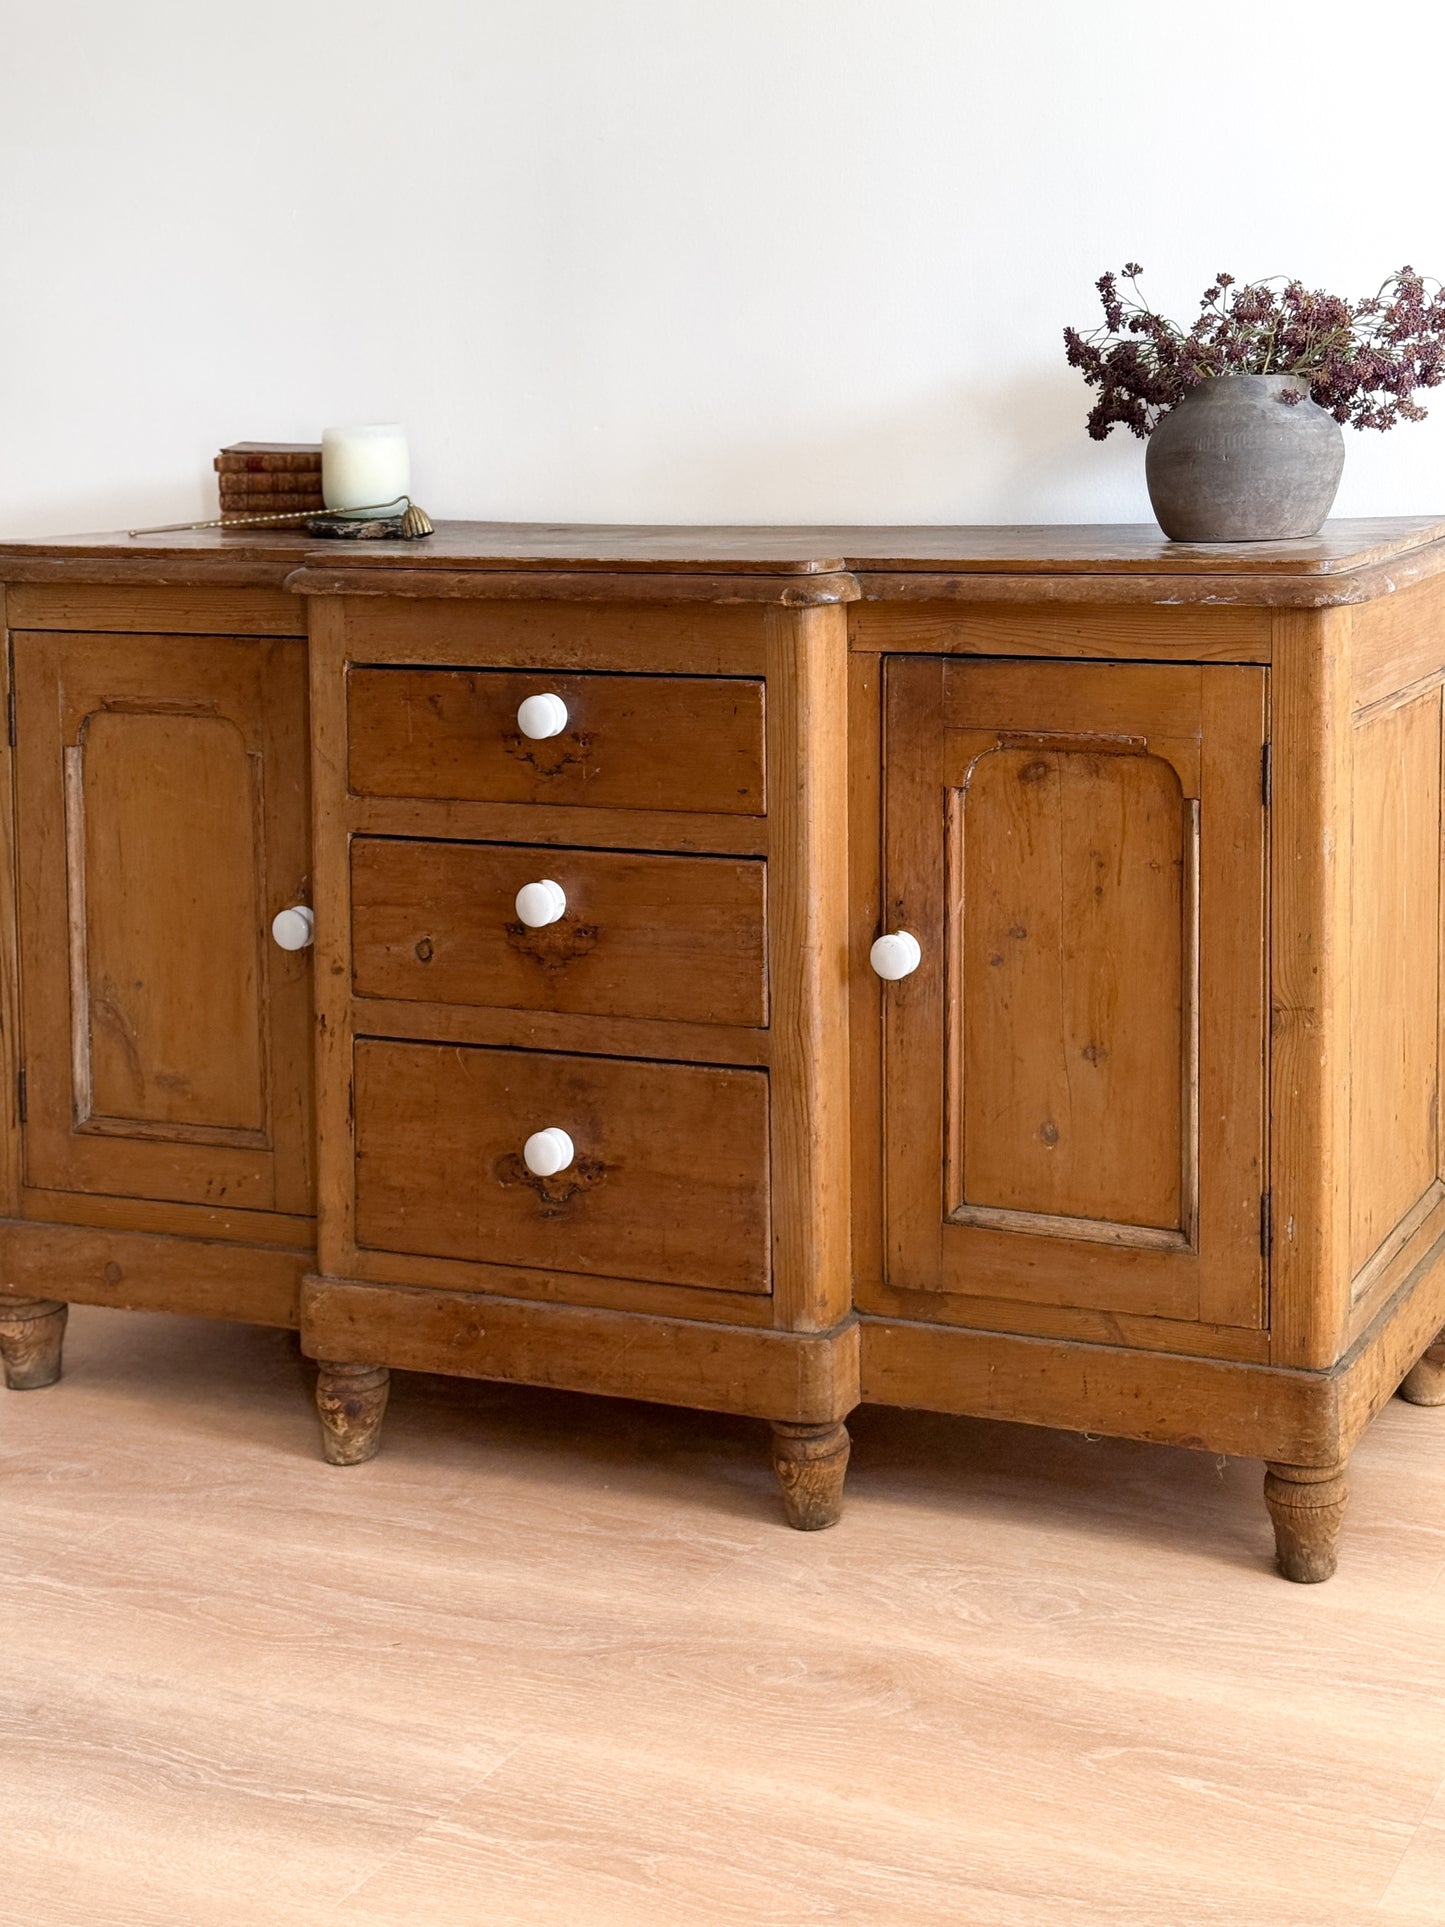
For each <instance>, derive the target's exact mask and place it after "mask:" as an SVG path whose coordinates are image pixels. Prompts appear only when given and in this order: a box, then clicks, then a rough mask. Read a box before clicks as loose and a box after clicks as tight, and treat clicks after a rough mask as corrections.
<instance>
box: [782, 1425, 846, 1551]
mask: <svg viewBox="0 0 1445 1927" xmlns="http://www.w3.org/2000/svg"><path fill="white" fill-rule="evenodd" d="M848 1452H849V1439H848V1428H847V1426H846V1425H790V1424H785V1423H783V1422H781V1421H780V1422H778V1423H776V1424H775V1425H774V1426H773V1470H774V1471H775V1472H776V1473H777V1475H778V1484H779V1485H780V1486H781V1487H782V1489H783V1511H784V1512H785V1513H786V1514H787V1519H788V1524H789V1525H790V1526H796V1527H797V1529H798V1531H799V1532H821V1531H822V1529H823V1527H824V1526H835V1525H837V1523H838V1515H839V1514H840V1513H841V1512H842V1510H843V1476H844V1474H845V1473H846V1472H847V1470H848Z"/></svg>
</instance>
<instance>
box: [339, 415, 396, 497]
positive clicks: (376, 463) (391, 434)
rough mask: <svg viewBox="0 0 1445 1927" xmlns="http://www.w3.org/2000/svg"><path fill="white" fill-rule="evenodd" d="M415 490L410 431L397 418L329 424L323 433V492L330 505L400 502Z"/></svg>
mask: <svg viewBox="0 0 1445 1927" xmlns="http://www.w3.org/2000/svg"><path fill="white" fill-rule="evenodd" d="M410 490H411V460H410V457H409V456H408V455H407V452H406V435H405V434H404V432H403V431H402V430H401V429H400V428H399V427H398V426H397V424H396V423H395V422H373V423H372V424H371V425H370V426H369V427H366V428H327V429H325V430H323V431H322V436H321V495H322V499H323V500H324V502H325V503H326V506H327V508H329V509H336V510H347V509H361V508H370V507H371V505H372V504H373V503H382V504H385V505H391V504H394V503H399V501H400V499H401V497H402V496H404V495H407V494H409V493H410Z"/></svg>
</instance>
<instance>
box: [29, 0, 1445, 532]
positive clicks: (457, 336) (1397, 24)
mask: <svg viewBox="0 0 1445 1927" xmlns="http://www.w3.org/2000/svg"><path fill="white" fill-rule="evenodd" d="M0 11H3V20H0V58H3V61H4V68H5V107H4V110H3V116H0V530H3V531H4V532H6V533H11V534H22V533H44V532H56V531H60V530H64V529H77V528H80V529H84V528H97V527H113V526H116V525H118V524H124V523H126V522H128V521H129V522H135V521H137V520H140V521H145V520H163V519H172V518H179V517H181V516H184V515H189V514H202V513H206V512H208V511H209V509H210V504H211V503H212V501H213V500H214V496H213V493H212V477H211V474H210V458H211V456H212V454H213V453H214V451H215V449H216V448H217V447H218V446H219V445H220V444H221V443H222V442H228V441H233V440H238V439H241V438H246V437H250V438H262V439H312V438H314V437H316V436H317V435H318V434H319V431H320V429H321V427H322V426H323V424H325V423H327V422H331V421H338V420H340V421H345V420H356V419H363V420H375V419H389V418H397V419H400V420H403V421H405V422H406V423H407V425H408V427H409V429H410V432H411V436H412V442H413V451H414V456H415V467H416V489H417V494H418V497H419V499H420V500H421V501H422V502H424V503H425V504H426V506H427V507H428V508H430V509H432V510H433V512H434V513H441V514H449V515H474V516H486V517H493V516H496V517H509V518H511V517H515V518H521V519H551V518H566V519H591V520H631V519H648V520H671V521H702V520H718V521H751V520H756V521H787V520H821V519H846V520H877V521H888V520H919V521H925V522H952V521H984V522H1000V521H1011V520H1012V521H1017V520H1026V521H1067V520H1082V521H1095V520H1109V519H1132V520H1143V519H1146V518H1147V516H1148V505H1147V500H1146V497H1145V495H1144V492H1143V485H1142V462H1141V447H1140V444H1138V443H1137V442H1135V441H1133V440H1131V439H1129V438H1120V437H1119V436H1118V435H1117V434H1116V435H1115V437H1113V438H1112V439H1111V441H1110V442H1108V443H1106V444H1104V445H1102V446H1101V445H1098V444H1095V443H1092V442H1090V441H1089V440H1088V439H1087V438H1086V436H1085V435H1084V433H1083V427H1082V423H1083V417H1084V413H1085V409H1086V405H1087V403H1086V395H1085V391H1084V389H1083V386H1082V384H1081V383H1080V381H1079V379H1078V377H1077V376H1075V375H1074V374H1073V373H1072V372H1071V371H1070V370H1069V369H1068V368H1066V367H1065V365H1064V363H1063V359H1062V354H1061V349H1060V344H1059V329H1060V327H1061V325H1062V323H1063V322H1064V321H1066V320H1074V321H1090V320H1092V316H1093V307H1094V296H1093V291H1092V286H1091V284H1092V281H1093V279H1094V277H1095V275H1096V274H1098V273H1099V271H1100V270H1101V269H1103V268H1104V267H1107V266H1111V265H1112V266H1117V265H1118V264H1119V263H1120V262H1122V261H1123V260H1126V259H1128V258H1130V257H1137V258H1138V259H1140V260H1142V261H1143V262H1144V264H1145V266H1146V268H1147V269H1148V270H1149V274H1148V278H1147V280H1146V283H1145V285H1146V287H1148V288H1150V289H1152V290H1153V292H1154V293H1155V294H1156V295H1157V297H1158V298H1159V300H1160V302H1161V304H1162V305H1165V306H1166V307H1172V308H1175V309H1178V310H1181V311H1189V312H1192V310H1193V306H1194V303H1195V301H1196V300H1197V296H1198V294H1199V292H1200V290H1202V288H1203V287H1204V285H1205V283H1206V282H1207V281H1208V279H1209V278H1210V276H1211V275H1212V273H1213V272H1214V271H1215V269H1217V268H1219V267H1228V268H1230V269H1232V270H1233V271H1234V272H1235V273H1237V274H1240V275H1242V276H1252V275H1257V274H1266V273H1272V272H1276V271H1285V270H1288V271H1292V272H1296V273H1298V274H1300V275H1302V276H1303V277H1305V278H1306V279H1307V280H1309V281H1311V282H1316V283H1319V282H1327V283H1329V284H1331V285H1334V286H1337V287H1338V288H1339V289H1340V290H1341V291H1343V292H1362V291H1363V290H1364V289H1365V288H1366V287H1373V286H1374V285H1375V284H1376V283H1377V281H1378V280H1379V279H1380V278H1382V277H1383V275H1384V274H1385V273H1386V272H1387V271H1388V270H1390V269H1392V268H1395V267H1397V266H1399V265H1400V264H1401V263H1402V262H1404V261H1410V262H1412V263H1413V264H1414V265H1415V266H1417V267H1419V268H1421V269H1424V270H1425V271H1427V272H1428V271H1430V270H1434V271H1436V272H1440V273H1445V220H1442V215H1441V206H1442V196H1441V184H1440V166H1439V160H1438V124H1439V122H1438V96H1439V85H1440V81H1439V74H1440V59H1439V55H1440V52H1441V45H1440V32H1441V30H1440V29H1439V28H1437V26H1436V24H1435V22H1436V20H1437V17H1438V8H1437V4H1436V0H1390V4H1388V5H1385V6H1377V7H1376V8H1374V9H1362V8H1360V7H1359V6H1358V5H1355V4H1348V5H1347V4H1344V3H1343V0H1324V3H1323V4H1322V5H1321V6H1317V7H1316V8H1314V9H1313V10H1307V11H1304V12H1302V11H1301V10H1300V9H1299V8H1298V7H1296V6H1289V7H1286V6H1283V5H1280V4H1277V0H1265V4H1263V5H1257V6H1255V7H1252V8H1248V9H1240V10H1237V11H1235V12H1233V13H1231V14H1230V15H1229V16H1228V18H1227V19H1222V18H1219V17H1218V16H1217V14H1211V11H1210V10H1209V9H1192V10H1190V9H1185V8H1183V7H1181V6H1179V5H1177V4H1172V3H1171V0H1150V3H1148V4H1146V3H1145V0H1094V4H1093V5H1083V4H1078V3H1077V0H1076V3H1075V4H1070V5H1065V4H1063V0H591V3H590V4H589V0H386V3H385V4H382V3H381V0H345V3H344V4H336V5H325V4H320V0H227V4H225V5H216V4H214V3H213V0H131V4H130V5H124V4H119V3H118V0H42V4H31V5H29V6H23V5H22V4H21V0H8V4H5V5H3V9H0ZM1211 19H1215V20H1216V21H1217V24H1216V25H1215V26H1213V27H1211V25H1210V21H1211ZM1377 30H1378V31H1379V33H1380V35H1381V41H1380V44H1379V46H1376V45H1375V44H1374V43H1373V42H1372V35H1373V34H1374V33H1375V32H1376V31H1377ZM1439 397H1440V399H1439V401H1438V403H1437V406H1436V408H1435V410H1434V413H1433V415H1432V419H1431V420H1430V421H1429V422H1428V423H1426V424H1423V425H1421V426H1418V427H1408V426H1407V427H1405V428H1402V429H1399V430H1397V431H1395V432H1394V433H1393V434H1391V435H1388V436H1384V437H1381V436H1378V435H1370V436H1362V435H1356V434H1354V433H1353V432H1350V433H1349V434H1348V445H1349V461H1348V465H1347V468H1346V475H1345V484H1344V489H1343V492H1342V496H1341V500H1340V504H1339V508H1340V511H1341V512H1343V513H1347V514H1350V513H1353V514H1373V513H1407V512H1408V513H1413V512H1422V511H1431V510H1445V474H1442V473H1441V471H1442V468H1445V389H1442V390H1441V391H1439Z"/></svg>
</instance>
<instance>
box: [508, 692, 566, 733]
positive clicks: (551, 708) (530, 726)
mask: <svg viewBox="0 0 1445 1927" xmlns="http://www.w3.org/2000/svg"><path fill="white" fill-rule="evenodd" d="M517 727H518V729H520V730H521V732H522V734H523V735H524V736H530V737H531V739H532V741H533V742H534V743H540V742H542V741H543V740H544V739H545V738H546V737H548V736H560V735H561V734H562V731H563V730H564V729H565V728H566V727H567V705H566V703H564V702H563V700H562V698H561V697H560V696H550V695H549V696H528V697H526V698H525V700H524V701H523V703H522V705H521V707H520V708H519V709H518V711H517Z"/></svg>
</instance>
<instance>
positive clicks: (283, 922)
mask: <svg viewBox="0 0 1445 1927" xmlns="http://www.w3.org/2000/svg"><path fill="white" fill-rule="evenodd" d="M315 934H316V917H315V914H314V912H313V911H312V909H311V907H310V905H309V904H305V903H293V904H292V906H291V908H290V909H289V910H278V911H277V912H276V914H275V916H274V917H272V919H271V935H272V936H273V937H274V938H275V939H276V941H277V943H279V944H280V946H281V948H282V949H283V950H304V949H305V948H306V946H307V944H309V943H310V942H311V940H312V938H313V937H314V936H315Z"/></svg>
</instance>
